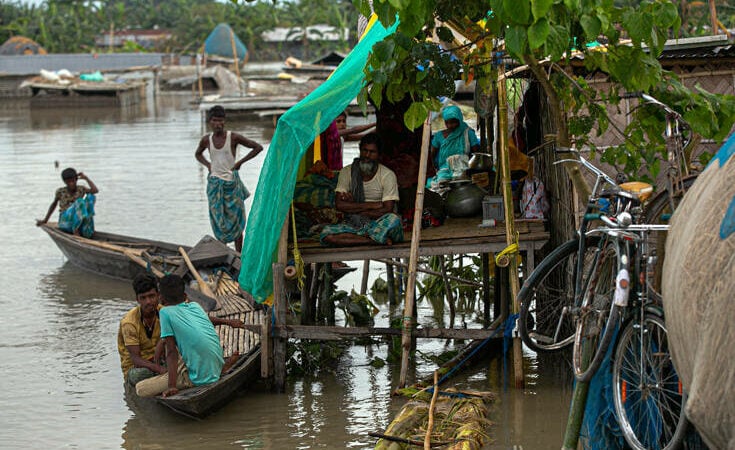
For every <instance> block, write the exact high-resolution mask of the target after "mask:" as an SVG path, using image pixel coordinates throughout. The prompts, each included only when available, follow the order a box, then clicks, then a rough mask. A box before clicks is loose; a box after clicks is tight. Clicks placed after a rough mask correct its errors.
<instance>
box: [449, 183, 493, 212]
mask: <svg viewBox="0 0 735 450" xmlns="http://www.w3.org/2000/svg"><path fill="white" fill-rule="evenodd" d="M451 185H452V187H451V189H450V190H449V193H447V198H446V200H444V205H445V207H446V210H447V214H448V215H449V216H450V217H472V216H477V215H480V214H481V213H482V199H483V198H484V197H485V195H486V193H485V191H483V190H482V189H480V188H479V187H477V185H475V184H473V183H471V182H469V181H463V182H457V181H453V182H451Z"/></svg>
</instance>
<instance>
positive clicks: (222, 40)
mask: <svg viewBox="0 0 735 450" xmlns="http://www.w3.org/2000/svg"><path fill="white" fill-rule="evenodd" d="M232 41H235V50H236V51H237V59H238V60H239V61H244V60H245V57H246V56H247V54H248V49H247V48H246V47H245V44H243V43H242V41H241V40H240V38H238V37H237V35H236V34H235V33H234V32H233V31H232V28H230V26H229V25H227V24H226V23H221V24H219V25H217V26H216V27H214V30H212V32H211V33H209V36H207V40H205V41H204V53H206V54H208V55H217V56H222V57H224V58H234V57H235V55H233V53H232Z"/></svg>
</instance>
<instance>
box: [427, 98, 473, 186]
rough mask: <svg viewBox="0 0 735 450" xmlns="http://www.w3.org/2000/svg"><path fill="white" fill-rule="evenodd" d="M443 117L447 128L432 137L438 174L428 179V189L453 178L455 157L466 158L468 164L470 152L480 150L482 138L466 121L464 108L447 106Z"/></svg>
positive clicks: (432, 148)
mask: <svg viewBox="0 0 735 450" xmlns="http://www.w3.org/2000/svg"><path fill="white" fill-rule="evenodd" d="M442 118H443V119H444V125H446V127H447V128H446V129H444V130H442V131H439V132H437V133H435V134H434V137H433V138H432V139H431V159H430V161H433V162H434V165H435V166H436V175H435V176H433V177H431V178H429V179H428V180H427V181H426V187H427V188H428V189H432V188H436V184H437V183H439V182H441V181H446V180H450V179H452V178H453V176H454V171H453V170H452V164H451V162H452V159H453V158H455V159H456V158H460V157H461V158H465V159H464V161H465V164H464V166H466V165H467V164H466V162H467V161H468V159H467V158H469V156H470V154H471V153H473V152H476V151H478V150H480V140H479V139H477V135H476V134H475V131H474V130H473V129H472V128H470V127H469V125H467V122H465V121H464V117H463V116H462V110H461V109H459V107H458V106H455V105H449V106H445V107H444V109H443V110H442Z"/></svg>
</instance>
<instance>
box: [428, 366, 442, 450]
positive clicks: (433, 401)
mask: <svg viewBox="0 0 735 450" xmlns="http://www.w3.org/2000/svg"><path fill="white" fill-rule="evenodd" d="M437 395H439V372H438V371H436V370H435V371H434V392H433V394H432V395H431V403H430V404H429V424H428V425H427V426H426V437H425V438H424V450H429V449H430V448H431V430H432V429H433V428H434V406H435V405H436V396H437Z"/></svg>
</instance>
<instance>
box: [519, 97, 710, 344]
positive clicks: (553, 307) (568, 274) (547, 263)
mask: <svg viewBox="0 0 735 450" xmlns="http://www.w3.org/2000/svg"><path fill="white" fill-rule="evenodd" d="M623 97H625V98H635V97H637V98H641V99H642V100H643V101H644V102H645V103H646V104H651V105H654V106H656V107H658V108H660V109H662V110H663V111H664V112H665V114H666V130H665V133H664V137H665V140H666V147H667V162H668V166H667V168H666V174H667V183H666V188H665V189H664V190H663V191H661V192H659V193H657V194H656V195H655V196H653V197H652V198H650V199H649V200H648V201H647V202H646V204H645V205H644V209H643V213H642V215H640V216H639V217H637V218H636V221H637V222H643V223H662V222H663V223H666V222H667V221H668V218H669V216H670V215H671V212H672V211H673V210H674V209H675V207H676V205H677V204H678V201H679V200H680V199H681V197H682V196H683V194H684V193H685V192H686V191H687V190H688V189H689V187H691V185H692V183H693V182H694V180H695V179H696V177H697V174H696V173H692V172H691V171H690V170H689V165H688V161H687V157H686V151H685V150H686V148H687V147H688V146H689V145H690V143H691V142H692V139H691V136H692V132H691V129H690V127H689V125H688V124H687V123H686V121H684V119H683V117H682V116H681V114H679V113H677V112H676V111H674V110H673V109H672V108H670V107H669V106H667V105H665V104H664V103H662V102H660V101H658V100H657V99H655V98H654V97H652V96H650V95H648V94H643V93H629V94H625V95H624V96H623ZM687 130H689V131H688V132H687ZM587 167H588V168H589V169H590V170H592V172H593V173H594V174H595V176H596V181H595V187H594V189H593V193H592V198H591V199H590V201H591V202H592V203H588V208H587V209H588V210H587V211H586V212H587V213H589V210H590V207H592V208H594V207H595V205H594V202H596V201H597V199H596V198H597V197H598V196H599V194H600V189H601V188H602V187H601V186H600V183H601V182H602V183H606V184H609V185H610V186H613V187H614V186H616V183H615V181H614V180H612V179H611V178H610V177H608V176H607V175H605V174H604V173H601V172H599V171H598V170H597V168H595V167H594V166H587ZM588 224H589V220H583V221H582V223H581V225H580V229H579V230H578V231H577V237H575V238H574V239H572V240H570V241H567V242H566V243H564V244H562V245H561V246H559V247H557V248H556V249H555V250H554V251H552V252H551V253H550V254H549V255H548V256H547V257H546V258H544V260H542V262H541V263H540V264H539V265H538V266H537V267H536V269H535V270H534V272H533V273H532V274H531V275H530V276H529V278H528V280H526V282H525V283H524V284H523V286H522V288H521V290H520V291H519V294H518V299H519V301H520V304H521V309H520V316H521V317H520V325H519V332H520V336H521V338H522V340H523V342H524V343H525V344H526V346H528V347H529V348H530V349H532V350H534V351H537V352H539V351H555V350H560V349H563V348H565V347H567V346H569V345H571V344H572V343H573V340H574V332H575V324H574V317H573V314H571V312H572V311H573V309H574V308H575V307H577V306H578V305H577V301H576V299H577V298H578V296H579V295H580V292H581V288H582V286H583V281H584V277H582V279H580V280H579V283H576V280H577V276H576V274H577V269H578V264H577V262H578V261H579V259H578V255H580V254H585V257H584V258H581V261H582V263H581V265H579V268H580V271H581V268H589V264H590V260H591V256H590V252H592V251H593V250H592V249H594V248H595V247H597V246H599V240H596V239H595V238H592V237H589V236H587V237H586V238H585V241H580V240H579V237H578V236H583V235H585V232H586V228H587V226H588ZM664 241H665V239H659V240H658V241H657V245H656V246H655V247H656V250H657V253H658V254H659V255H661V256H662V257H661V258H659V259H658V264H659V266H658V267H657V268H656V270H655V273H656V274H657V278H656V282H655V283H654V285H655V286H659V285H660V273H661V266H660V264H661V262H662V261H663V255H664V248H663V242H664ZM581 272H582V273H584V271H581ZM572 286H574V287H573V288H572ZM655 292H658V290H655Z"/></svg>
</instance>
